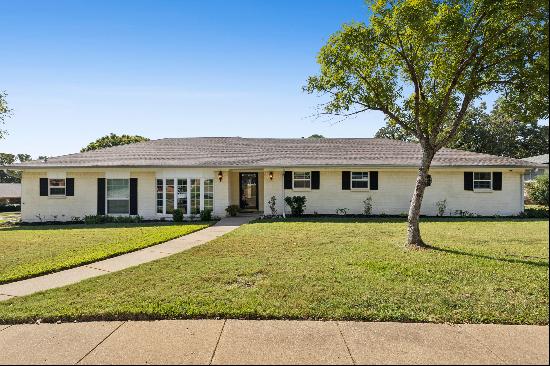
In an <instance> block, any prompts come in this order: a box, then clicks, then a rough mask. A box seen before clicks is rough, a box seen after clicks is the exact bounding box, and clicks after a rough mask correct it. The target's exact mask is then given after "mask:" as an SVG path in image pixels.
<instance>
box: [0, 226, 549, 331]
mask: <svg viewBox="0 0 550 366" xmlns="http://www.w3.org/2000/svg"><path fill="white" fill-rule="evenodd" d="M421 227H422V230H423V233H424V238H425V239H426V241H427V242H429V243H432V244H433V245H434V246H435V249H432V250H410V249H406V248H405V247H404V246H403V245H402V243H403V241H404V237H405V229H406V228H405V223H404V221H403V220H401V219H388V220H381V219H377V220H373V219H357V220H356V219H319V220H317V221H316V220H313V219H311V220H308V219H306V220H304V221H295V222H292V221H289V222H269V221H259V222H256V223H252V224H248V225H244V226H242V227H241V228H239V229H237V230H235V231H233V232H231V233H229V234H227V235H224V236H223V237H221V238H218V239H216V240H214V241H212V242H210V243H207V244H205V245H203V246H200V247H195V248H193V249H191V250H189V251H186V252H183V253H180V254H176V255H173V256H171V257H168V258H164V259H161V260H158V261H155V262H152V263H148V264H144V265H140V266H137V267H133V268H129V269H126V270H124V271H121V272H117V273H113V274H109V275H106V276H102V277H98V278H93V279H89V280H86V281H83V282H81V283H78V284H75V285H71V286H67V287H65V288H60V289H54V290H50V291H46V292H43V293H39V294H35V295H31V296H28V297H23V298H18V299H12V300H9V301H6V302H1V303H0V322H4V323H13V322H27V321H33V320H35V319H38V318H40V319H43V320H45V321H56V320H58V319H59V320H64V321H70V320H75V319H76V320H98V319H111V320H115V319H118V320H120V319H161V318H211V317H224V318H276V319H290V318H292V319H356V320H369V321H414V322H453V323H463V322H468V323H469V322H471V323H516V324H547V323H548V221H544V220H511V219H458V218H457V219H440V220H437V219H431V220H427V219H426V220H424V221H423V223H422V225H421Z"/></svg>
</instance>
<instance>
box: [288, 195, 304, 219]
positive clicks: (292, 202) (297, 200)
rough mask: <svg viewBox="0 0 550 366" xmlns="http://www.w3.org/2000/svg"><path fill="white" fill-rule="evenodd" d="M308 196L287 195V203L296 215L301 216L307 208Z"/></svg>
mask: <svg viewBox="0 0 550 366" xmlns="http://www.w3.org/2000/svg"><path fill="white" fill-rule="evenodd" d="M306 201H307V198H306V196H292V197H285V202H286V204H287V205H288V206H289V207H290V211H291V212H292V214H293V215H295V216H301V215H303V214H304V210H305V209H306Z"/></svg>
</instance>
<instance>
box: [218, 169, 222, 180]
mask: <svg viewBox="0 0 550 366" xmlns="http://www.w3.org/2000/svg"><path fill="white" fill-rule="evenodd" d="M218 179H219V181H220V182H221V181H222V179H223V173H222V171H221V170H220V171H219V172H218Z"/></svg>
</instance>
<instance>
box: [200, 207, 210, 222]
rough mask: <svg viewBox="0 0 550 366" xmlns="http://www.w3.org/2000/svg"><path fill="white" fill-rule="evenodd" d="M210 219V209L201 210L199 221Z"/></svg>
mask: <svg viewBox="0 0 550 366" xmlns="http://www.w3.org/2000/svg"><path fill="white" fill-rule="evenodd" d="M210 220H212V210H211V209H209V208H207V209H205V210H202V211H201V221H210Z"/></svg>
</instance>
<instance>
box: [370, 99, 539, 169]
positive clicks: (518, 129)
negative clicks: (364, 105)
mask: <svg viewBox="0 0 550 366" xmlns="http://www.w3.org/2000/svg"><path fill="white" fill-rule="evenodd" d="M548 132H549V128H548V126H546V125H543V124H539V123H538V122H537V121H534V122H524V121H523V120H521V119H520V117H519V116H514V115H511V113H510V111H509V110H507V108H505V104H504V103H503V101H502V100H498V101H497V102H496V103H495V106H494V108H493V109H492V110H491V112H487V107H486V105H485V103H481V104H480V105H479V106H475V107H471V108H470V110H469V111H468V112H467V113H466V116H465V117H464V122H463V123H462V126H460V128H459V130H458V133H457V136H456V138H455V139H453V140H451V141H449V143H448V144H447V146H446V147H450V148H456V149H462V150H467V151H473V152H478V153H485V154H492V155H500V156H509V157H513V158H517V159H521V158H526V157H529V156H534V155H541V154H548V144H549V136H548ZM375 137H381V138H389V139H395V140H402V141H416V139H415V137H414V135H413V134H411V133H407V132H406V131H405V130H403V129H402V128H401V127H400V126H399V125H396V124H393V123H391V121H388V122H387V124H386V126H384V127H382V128H381V129H379V130H378V132H376V135H375Z"/></svg>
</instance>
